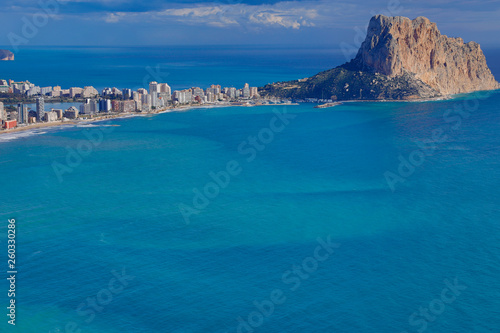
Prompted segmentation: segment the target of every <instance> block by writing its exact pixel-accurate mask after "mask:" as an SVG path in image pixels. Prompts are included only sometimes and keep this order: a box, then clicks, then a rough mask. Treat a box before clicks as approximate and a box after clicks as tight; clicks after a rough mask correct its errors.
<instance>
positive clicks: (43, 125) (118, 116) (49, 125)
mask: <svg viewBox="0 0 500 333" xmlns="http://www.w3.org/2000/svg"><path fill="white" fill-rule="evenodd" d="M287 105H299V104H298V103H282V104H255V105H244V104H243V105H241V104H213V105H185V106H179V107H167V108H165V109H161V110H158V111H156V112H149V113H138V112H129V113H120V114H114V115H103V116H99V117H96V118H92V119H77V120H68V121H64V122H63V121H57V122H50V123H36V124H32V125H27V126H21V127H16V128H12V129H8V130H0V137H1V136H2V135H7V134H14V133H22V132H27V131H30V130H38V129H45V128H58V127H61V128H63V127H71V126H77V127H85V126H87V125H91V124H94V123H98V122H103V121H108V120H115V119H125V118H131V117H148V116H154V115H159V114H164V113H171V112H186V111H189V110H194V109H213V108H223V107H254V106H287Z"/></svg>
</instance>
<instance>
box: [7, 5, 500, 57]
mask: <svg viewBox="0 0 500 333" xmlns="http://www.w3.org/2000/svg"><path fill="white" fill-rule="evenodd" d="M0 6H1V7H0V8H1V10H0V22H2V29H1V31H2V32H1V34H0V45H5V46H6V48H9V49H13V48H16V47H23V46H39V45H42V46H43V45H46V46H48V45H51V46H52V45H61V46H64V45H71V46H79V45H82V46H87V45H89V46H145V45H151V46H153V45H154V46H156V45H162V46H163V45H165V46H168V45H205V44H210V45H305V46H326V47H339V48H342V47H343V48H350V47H354V46H357V45H359V44H360V43H361V41H362V40H363V39H364V35H365V32H366V27H367V24H368V22H369V20H370V18H371V17H372V16H373V15H376V14H384V15H388V16H406V17H410V18H412V19H413V18H415V17H418V16H426V17H428V18H429V19H430V20H431V21H433V22H436V23H437V25H438V28H439V29H440V31H441V33H443V34H446V35H448V36H453V37H462V38H464V40H465V41H470V40H474V41H476V42H478V43H480V44H481V45H482V46H483V48H484V47H500V39H499V38H498V33H499V32H500V0H483V1H478V0H466V1H444V0H416V1H405V0H385V1H378V0H375V1H370V0H343V1H335V0H307V1H279V0H271V1H265V0H219V1H197V0H172V1H161V0H1V5H0Z"/></svg>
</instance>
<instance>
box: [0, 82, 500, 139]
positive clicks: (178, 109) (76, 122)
mask: <svg viewBox="0 0 500 333" xmlns="http://www.w3.org/2000/svg"><path fill="white" fill-rule="evenodd" d="M485 91H488V92H496V91H500V89H495V90H482V91H474V92H470V93H464V94H455V95H446V96H442V97H435V98H428V99H416V100H345V101H337V102H334V103H339V104H338V105H335V106H340V105H342V104H344V103H426V102H440V101H450V100H454V99H457V98H460V97H463V96H467V95H472V94H475V93H478V92H485ZM302 104H307V103H293V102H292V103H281V104H254V105H247V104H239V103H238V104H212V105H186V106H179V107H167V108H165V109H161V110H158V111H156V112H149V113H137V112H134V113H120V114H114V115H102V116H99V117H96V118H93V119H75V120H68V121H65V122H62V121H57V122H51V123H36V124H32V125H27V126H21V127H16V128H13V129H8V130H0V137H1V136H2V135H6V134H13V133H20V132H25V131H29V130H38V129H44V128H54V127H61V128H62V127H70V126H85V125H91V124H93V123H98V122H102V121H108V120H115V119H125V118H131V117H147V116H154V115H159V114H164V113H170V112H186V111H189V110H194V109H213V108H223V107H257V106H296V105H302ZM310 104H315V103H310ZM313 108H316V107H313ZM320 109H325V107H324V108H320Z"/></svg>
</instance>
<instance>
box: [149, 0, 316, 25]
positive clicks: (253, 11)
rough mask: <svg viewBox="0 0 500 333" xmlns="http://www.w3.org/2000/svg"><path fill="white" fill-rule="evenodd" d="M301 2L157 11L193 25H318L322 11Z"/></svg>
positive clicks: (195, 7) (164, 15) (163, 15)
mask: <svg viewBox="0 0 500 333" xmlns="http://www.w3.org/2000/svg"><path fill="white" fill-rule="evenodd" d="M298 4H299V3H297V2H280V3H277V4H275V5H260V6H252V5H246V4H232V5H217V6H193V7H184V8H176V9H167V10H164V11H162V12H158V13H154V14H153V15H155V16H158V17H170V18H173V19H175V20H177V21H180V22H183V23H187V24H192V25H210V26H215V27H227V26H274V27H282V28H291V29H300V28H301V27H312V26H315V23H314V22H313V21H314V20H315V19H317V18H319V16H320V15H319V14H318V11H317V10H315V9H308V8H305V7H303V5H298Z"/></svg>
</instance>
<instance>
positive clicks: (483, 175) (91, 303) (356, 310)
mask: <svg viewBox="0 0 500 333" xmlns="http://www.w3.org/2000/svg"><path fill="white" fill-rule="evenodd" d="M87 51H88V50H87ZM87 51H85V52H87ZM54 52H55V51H54ZM75 52H76V51H75ZM89 52H90V51H89ZM55 53H57V52H55ZM248 57H250V56H248ZM294 57H297V58H298V57H299V56H298V55H297V54H295V56H293V57H291V58H293V59H295V58H294ZM326 58H327V57H326V53H325V57H324V59H323V60H322V61H324V63H326V62H327V60H326ZM263 59H264V60H265V59H267V60H266V63H267V64H272V59H271V58H269V59H268V58H267V56H264V58H263ZM293 59H292V60H290V61H291V64H295V65H293V66H292V65H291V67H290V68H291V69H290V71H291V70H292V69H293V68H297V70H299V71H302V72H301V73H302V74H304V75H308V74H307V72H309V71H313V72H314V71H315V70H316V68H314V66H313V65H310V64H301V63H299V62H296V63H294V62H293V61H295V60H293ZM333 62H334V61H333ZM324 63H323V62H320V63H319V65H322V64H324ZM319 65H318V66H319ZM333 65H335V64H333ZM2 66H5V65H4V64H2ZM67 66H69V65H68V64H67ZM234 66H235V67H234V68H236V67H237V66H236V65H234ZM269 66H270V67H274V68H275V70H276V71H278V72H279V71H283V73H282V74H283V76H284V79H288V76H287V75H290V76H291V73H290V72H288V74H286V73H287V71H286V70H285V67H286V66H284V65H283V67H279V66H273V65H269ZM294 66H295V67H294ZM325 66H326V65H325ZM492 67H493V66H492ZM204 68H205V67H199V68H198V70H199V71H200V72H203V71H204V70H205V69H204ZM243 70H247V69H245V68H244V69H241V71H243ZM226 71H227V72H228V73H229V72H230V69H228V68H226ZM235 71H236V70H235ZM261 71H263V72H265V71H266V68H262V69H261ZM250 72H251V71H250ZM270 72H272V70H271V69H270ZM203 73H205V74H204V75H207V76H208V74H206V72H203ZM268 73H269V72H268ZM282 74H280V73H276V72H275V73H274V74H272V75H271V74H266V75H269V77H270V76H276V79H277V80H278V79H279V78H278V77H279V76H280V75H282ZM285 74H286V75H285ZM311 74H312V73H311ZM58 75H59V76H60V77H63V74H58ZM0 76H3V75H0ZM7 76H9V75H7ZM258 76H259V74H258V73H255V77H258ZM497 77H499V76H498V75H497ZM266 78H268V77H264V78H261V79H255V81H253V82H255V84H259V82H262V81H263V80H265V79H266ZM172 79H174V78H172ZM69 80H70V79H69V78H68V82H69ZM179 80H187V78H182V79H179ZM230 80H231V79H230V75H229V74H227V76H225V77H221V81H225V82H229V81H230ZM235 80H237V79H235ZM238 80H239V79H238ZM32 81H35V80H32ZM48 81H49V78H48V79H47V82H48ZM173 81H175V80H173ZM243 81H244V80H243ZM200 82H201V81H200ZM235 83H239V82H236V81H235ZM47 84H49V83H47ZM74 84H75V85H78V84H79V82H74ZM127 84H128V81H126V80H125V81H123V86H126V85H127ZM228 84H229V83H228ZM95 85H96V86H98V85H99V84H97V83H96V84H95ZM103 85H104V84H103ZM110 85H117V86H118V85H120V84H118V83H117V84H110ZM179 85H181V83H179ZM193 85H195V84H193ZM200 85H201V83H200ZM188 86H190V85H188ZM499 105H500V92H499V91H494V92H491V93H481V94H469V95H461V96H457V97H456V98H455V99H452V100H446V101H435V102H413V103H345V104H343V105H341V106H337V107H334V108H330V109H314V108H313V106H314V105H312V104H301V105H297V106H286V107H284V106H279V107H272V106H266V107H226V108H205V109H193V110H189V111H183V112H172V113H164V114H160V115H154V116H140V117H131V118H126V119H118V120H113V121H107V122H102V123H95V124H94V126H90V127H65V128H51V129H44V130H38V131H32V132H29V133H28V134H27V135H10V134H9V135H2V136H0V174H1V175H2V176H1V181H2V184H1V192H0V193H1V196H0V198H1V199H0V221H2V223H1V224H0V230H1V231H2V232H1V235H2V237H1V239H0V248H3V249H4V250H3V251H5V252H4V253H5V255H2V257H3V258H4V264H3V266H2V267H4V272H6V271H7V221H8V219H12V218H15V219H16V225H17V228H16V241H17V248H16V249H17V262H16V264H17V270H18V274H17V277H16V278H17V280H16V304H17V307H16V309H17V317H16V327H15V328H14V327H12V326H11V325H9V324H7V319H8V317H7V316H6V315H5V314H6V313H7V309H6V307H7V306H8V301H9V299H8V298H7V295H6V294H7V291H8V289H9V284H8V281H7V280H6V279H5V278H2V280H1V282H0V294H1V295H2V297H0V302H1V304H0V306H1V307H2V308H3V309H4V310H3V311H5V314H2V316H3V318H4V319H3V320H2V322H1V323H0V327H1V328H0V332H23V333H32V332H33V333H35V332H36V333H39V332H54V333H55V332H97V333H115V332H132V333H142V332H144V333H145V332H148V333H149V332H158V333H160V332H161V333H163V332H169V333H188V332H210V333H211V332H213V333H225V332H244V333H248V332H270V333H281V332H290V333H309V332H310V333H313V332H314V333H316V332H367V333H368V332H384V333H385V332H395V333H401V332H408V333H410V332H457V333H462V332H463V333H469V332H481V333H483V332H485V333H486V332H497V331H498V330H499V328H500V319H499V318H500V266H499V264H498V262H499V260H500V225H499V221H500V208H499V203H500V136H499V133H500V113H499ZM398 169H399V170H398ZM183 213H184V215H183ZM191 213H193V214H191ZM2 276H4V277H6V276H7V274H5V273H4V274H2Z"/></svg>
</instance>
